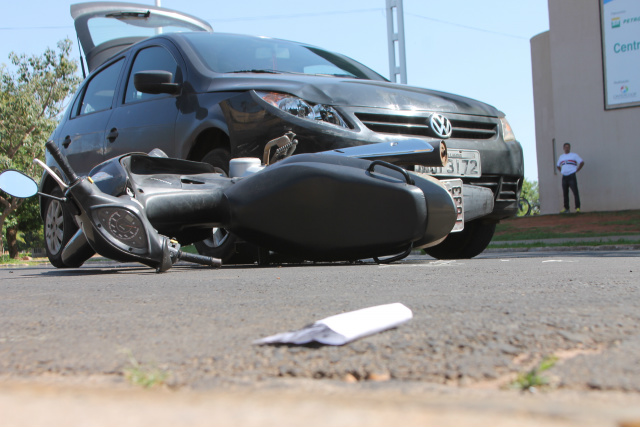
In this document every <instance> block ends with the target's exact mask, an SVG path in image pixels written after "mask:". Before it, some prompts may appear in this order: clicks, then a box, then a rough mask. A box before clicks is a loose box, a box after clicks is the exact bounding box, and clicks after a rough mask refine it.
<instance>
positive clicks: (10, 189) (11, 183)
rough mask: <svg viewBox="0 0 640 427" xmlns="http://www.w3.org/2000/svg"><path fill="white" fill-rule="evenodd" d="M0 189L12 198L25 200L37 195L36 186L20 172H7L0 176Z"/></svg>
mask: <svg viewBox="0 0 640 427" xmlns="http://www.w3.org/2000/svg"><path fill="white" fill-rule="evenodd" d="M0 189H2V191H4V192H5V193H7V194H10V195H12V196H13V197H18V198H21V199H26V198H28V197H31V196H34V195H36V194H37V193H38V184H37V183H36V182H35V181H34V180H33V179H31V178H30V177H28V176H27V175H25V174H23V173H22V172H20V171H16V170H8V171H4V172H2V173H1V174H0Z"/></svg>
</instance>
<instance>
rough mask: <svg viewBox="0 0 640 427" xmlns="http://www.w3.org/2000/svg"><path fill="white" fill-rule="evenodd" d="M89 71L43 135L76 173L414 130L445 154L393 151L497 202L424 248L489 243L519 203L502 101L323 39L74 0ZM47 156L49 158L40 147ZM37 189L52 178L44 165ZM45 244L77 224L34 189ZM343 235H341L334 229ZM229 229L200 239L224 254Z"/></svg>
mask: <svg viewBox="0 0 640 427" xmlns="http://www.w3.org/2000/svg"><path fill="white" fill-rule="evenodd" d="M71 14H72V17H73V18H74V20H75V25H76V31H77V33H78V37H79V40H80V43H81V45H82V48H83V51H84V52H85V56H86V63H87V65H88V68H89V71H90V74H89V75H88V76H87V77H86V79H85V81H84V82H83V84H82V85H81V87H80V89H79V90H78V92H77V93H76V94H75V96H74V97H73V99H72V101H71V102H70V106H69V108H68V109H67V111H66V112H65V114H64V116H63V117H62V119H61V121H60V123H59V125H58V127H57V129H56V130H55V132H54V133H53V135H52V139H53V140H54V141H55V143H56V144H57V145H58V146H59V147H60V148H61V150H62V151H63V153H64V154H65V155H66V156H67V157H68V158H69V160H70V163H71V165H72V166H73V167H74V168H75V169H76V170H77V171H79V172H80V173H85V174H86V173H87V172H89V170H90V169H91V168H92V167H93V166H95V165H96V164H98V163H100V162H102V161H104V160H106V159H109V158H111V157H114V156H117V155H120V154H124V153H127V152H133V151H136V152H148V151H151V150H152V149H154V148H160V149H162V150H163V151H164V152H165V153H167V154H168V155H169V156H170V157H178V158H183V159H190V160H197V161H203V162H207V163H210V164H212V165H213V166H215V167H216V168H218V169H219V170H220V171H221V172H224V173H228V170H229V161H230V159H232V158H236V157H258V158H262V156H263V152H264V149H265V145H266V143H267V142H268V141H270V140H272V139H274V138H276V137H280V136H282V135H284V134H285V133H287V132H293V133H295V135H296V136H297V140H298V145H297V148H296V154H298V153H310V152H318V151H326V150H332V149H336V148H344V147H350V146H358V145H364V144H371V143H379V142H388V141H399V140H404V139H412V138H421V139H424V140H426V141H429V142H432V143H433V144H434V145H437V144H438V143H439V142H440V141H445V143H446V146H447V147H448V154H449V161H448V164H447V165H445V166H444V167H432V166H424V165H413V164H406V163H405V164H402V162H399V163H401V164H402V166H403V167H404V168H406V169H408V170H413V171H415V172H417V173H425V174H430V175H433V176H435V177H437V178H438V179H442V178H445V177H446V178H461V179H462V180H463V182H464V183H465V185H466V186H467V187H468V188H471V187H470V186H476V187H479V188H488V189H490V190H491V191H492V193H493V211H492V212H491V213H490V214H488V215H485V216H483V217H481V218H475V219H472V220H470V221H469V219H470V218H467V222H466V223H465V224H464V230H463V231H461V232H458V233H451V234H450V235H449V236H448V237H447V238H446V239H445V240H444V241H443V242H441V243H440V244H438V245H437V246H433V247H431V248H428V249H426V251H427V252H428V253H429V254H431V255H433V256H435V257H438V258H468V257H473V256H475V255H477V254H479V253H480V252H482V251H483V250H484V248H485V247H486V246H487V244H488V243H489V242H490V240H491V238H492V236H493V232H494V230H495V225H496V223H497V222H498V221H499V220H501V219H503V218H507V217H510V216H513V215H515V213H516V211H517V200H518V196H519V192H520V188H521V185H522V180H523V175H524V166H523V157H522V148H521V146H520V144H519V143H518V142H517V141H516V139H515V137H514V134H513V132H512V131H511V128H510V126H509V124H508V122H507V121H506V119H505V117H504V114H503V113H502V112H500V111H498V110H497V109H495V108H494V107H492V106H490V105H487V104H484V103H481V102H478V101H475V100H472V99H469V98H465V97H461V96H458V95H453V94H449V93H443V92H437V91H433V90H428V89H421V88H416V87H411V86H406V85H400V84H396V83H391V82H389V81H388V80H387V79H385V78H384V77H382V76H381V75H379V74H377V73H376V72H375V71H373V70H371V69H369V68H367V67H365V66H364V65H362V64H360V63H358V62H356V61H354V60H352V59H350V58H348V57H346V56H344V55H340V54H337V53H333V52H328V51H325V50H323V49H321V48H318V47H314V46H309V45H305V44H301V43H295V42H290V41H284V40H277V39H272V38H267V37H251V36H244V35H236V34H219V33H214V32H213V30H212V29H211V27H210V26H209V25H208V24H207V23H206V22H204V21H202V20H200V19H198V18H195V17H192V16H188V15H184V14H181V13H178V12H175V11H170V10H167V9H162V8H156V7H151V6H148V5H138V4H132V3H111V2H98V3H82V4H76V5H72V6H71ZM49 163H52V161H51V159H49ZM41 186H42V190H43V191H45V192H55V191H56V190H55V189H56V188H57V186H56V185H54V183H53V181H51V179H50V178H47V177H45V179H44V180H43V182H42V183H41ZM42 203H43V206H42V214H43V218H44V220H45V234H46V242H47V248H46V249H47V253H48V255H49V258H50V259H51V260H52V262H57V263H60V262H61V261H60V258H59V253H58V251H59V248H60V247H61V245H62V242H63V241H66V240H68V239H69V238H70V237H71V235H72V233H73V232H74V231H75V230H74V229H75V224H73V223H72V222H71V221H70V218H71V217H70V216H69V215H68V214H67V213H65V212H64V211H63V210H62V206H61V205H60V203H59V202H57V201H55V200H51V199H43V200H42ZM336 238H338V237H336ZM236 243H237V241H236V239H235V237H234V236H232V235H228V234H227V233H225V232H224V230H214V234H213V236H212V238H211V239H209V240H207V241H204V242H199V243H198V244H197V245H196V246H197V248H198V250H199V251H200V252H203V253H207V254H208V255H213V256H218V257H221V258H223V259H228V258H229V256H231V255H232V254H234V253H235V252H236V250H237V245H236Z"/></svg>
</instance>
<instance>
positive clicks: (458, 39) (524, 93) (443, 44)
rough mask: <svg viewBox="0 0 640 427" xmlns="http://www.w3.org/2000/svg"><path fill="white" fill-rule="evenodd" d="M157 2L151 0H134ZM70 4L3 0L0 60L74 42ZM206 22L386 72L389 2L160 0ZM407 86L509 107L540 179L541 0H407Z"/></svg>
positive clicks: (529, 169)
mask: <svg viewBox="0 0 640 427" xmlns="http://www.w3.org/2000/svg"><path fill="white" fill-rule="evenodd" d="M136 2H138V3H141V4H149V5H154V4H155V0H138V1H136ZM73 3H76V1H66V0H24V3H23V2H22V1H6V2H4V4H3V7H2V9H3V13H2V14H1V15H0V40H1V41H0V63H4V64H9V59H8V55H9V53H10V52H12V51H13V52H16V53H18V54H22V53H25V54H27V55H40V54H42V53H43V52H44V51H45V49H46V48H47V47H51V48H55V47H56V43H57V42H58V41H59V40H62V39H64V38H67V37H68V38H70V39H71V40H73V41H74V51H73V52H74V53H73V56H74V57H75V58H78V57H79V54H78V48H77V42H76V35H75V30H74V27H73V20H72V19H71V15H70V13H69V6H70V5H71V4H73ZM161 6H162V7H166V8H169V9H175V10H179V11H181V12H185V13H188V14H191V15H195V16H197V17H199V18H202V19H204V20H205V21H207V22H209V23H210V24H211V25H212V27H213V29H214V31H217V32H226V33H238V34H251V35H260V36H269V37H276V38H281V39H286V40H293V41H297V42H302V43H308V44H312V45H316V46H319V47H322V48H324V49H327V50H331V51H335V52H339V53H342V54H345V55H347V56H349V57H351V58H353V59H355V60H357V61H359V62H361V63H363V64H365V65H367V66H369V67H370V68H372V69H374V70H375V71H377V72H378V73H380V74H382V75H384V76H386V77H389V61H388V47H387V23H386V12H385V10H386V2H385V0H348V1H345V0H323V1H322V2H315V1H300V0H266V1H265V0H233V1H229V2H223V1H216V0H162V1H161ZM403 8H404V25H405V44H406V58H407V83H408V84H409V85H412V86H419V87H425V88H429V89H435V90H440V91H444V92H451V93H455V94H459V95H463V96H467V97H470V98H474V99H477V100H479V101H483V102H486V103H488V104H491V105H493V106H494V107H496V108H498V109H499V110H501V111H503V112H504V113H505V114H506V117H507V119H508V120H509V122H510V124H511V127H512V128H513V130H514V132H515V134H516V137H517V139H518V141H520V143H521V144H522V147H523V150H524V157H525V177H526V178H527V179H528V180H533V181H537V179H538V170H537V164H536V148H535V124H534V110H533V86H532V77H531V49H530V42H529V40H530V39H531V38H532V37H533V36H535V35H537V34H539V33H542V32H544V31H547V30H548V29H549V17H548V8H547V0H519V1H513V0H485V1H478V0H448V1H440V0H404V1H403Z"/></svg>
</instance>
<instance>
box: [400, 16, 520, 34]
mask: <svg viewBox="0 0 640 427" xmlns="http://www.w3.org/2000/svg"><path fill="white" fill-rule="evenodd" d="M407 15H409V16H413V17H415V18H420V19H425V20H427V21H432V22H437V23H439V24H445V25H453V26H454V27H460V28H466V29H467V30H474V31H481V32H483V33H489V34H495V35H498V36H504V37H511V38H514V39H520V40H527V41H528V40H529V37H523V36H517V35H515V34H509V33H501V32H499V31H491V30H486V29H484V28H478V27H472V26H470V25H462V24H457V23H455V22H451V21H444V20H442V19H436V18H429V17H426V16H422V15H418V14H416V13H407Z"/></svg>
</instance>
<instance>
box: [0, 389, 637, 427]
mask: <svg viewBox="0 0 640 427" xmlns="http://www.w3.org/2000/svg"><path fill="white" fill-rule="evenodd" d="M0 383H2V386H1V387H0V420H1V422H0V424H2V426H3V427H22V426H25V427H26V426H34V425H37V426H43V427H47V426H61V427H62V426H64V427H75V426H83V427H91V426H104V425H118V426H122V427H134V426H149V425H160V426H185V427H197V426H225V427H234V426H255V427H261V426H281V427H286V426H301V425H304V426H309V427H314V426H367V427H370V426H389V425H401V426H406V427H410V426H440V427H447V426H452V427H453V426H461V425H464V426H489V425H490V426H497V427H498V426H518V427H526V426H541V425H544V426H547V427H568V426H576V427H577V426H581V427H584V426H599V427H602V426H605V427H607V426H611V427H627V426H633V427H637V426H638V425H640V424H639V423H640V411H638V410H637V409H636V408H638V407H640V398H639V397H638V396H637V395H635V394H624V393H619V392H607V393H602V392H590V393H585V392H579V391H564V392H558V391H555V392H554V393H543V392H538V393H519V394H514V393H513V391H503V390H479V389H469V388H466V389H464V388H462V389H460V388H457V387H447V386H434V385H430V386H426V387H425V386H424V385H420V384H411V383H409V384H402V385H399V384H393V383H392V382H382V383H372V384H368V386H364V387H363V386H362V385H361V384H351V383H348V382H340V381H326V380H325V381H314V380H304V379H297V380H286V379H281V380H271V381H264V382H261V383H258V384H253V385H251V386H249V385H247V384H236V385H226V386H224V387H221V388H218V389H214V390H192V389H180V390H170V389H166V388H153V389H148V390H147V389H142V388H138V387H133V386H129V385H127V384H125V383H114V382H113V378H104V377H89V378H68V377H67V378H60V377H58V378H54V377H49V378H46V377H45V378H40V379H38V380H36V381H33V380H26V379H23V380H19V379H12V380H6V379H5V380H2V379H0Z"/></svg>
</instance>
